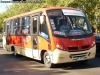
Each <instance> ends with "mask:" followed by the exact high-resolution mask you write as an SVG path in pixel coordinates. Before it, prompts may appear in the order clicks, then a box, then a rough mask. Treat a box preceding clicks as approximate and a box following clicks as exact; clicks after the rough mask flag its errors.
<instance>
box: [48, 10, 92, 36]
mask: <svg viewBox="0 0 100 75" xmlns="http://www.w3.org/2000/svg"><path fill="white" fill-rule="evenodd" d="M47 15H48V18H49V21H50V25H51V28H52V31H53V34H54V35H58V36H63V37H66V36H67V37H68V36H83V35H84V36H86V35H88V34H91V33H92V30H91V27H90V25H89V23H88V21H87V19H86V17H85V15H84V14H83V13H82V12H81V11H79V10H67V9H61V10H48V11H47Z"/></svg>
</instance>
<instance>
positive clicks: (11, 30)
mask: <svg viewBox="0 0 100 75" xmlns="http://www.w3.org/2000/svg"><path fill="white" fill-rule="evenodd" d="M12 34H13V20H11V21H10V35H12Z"/></svg>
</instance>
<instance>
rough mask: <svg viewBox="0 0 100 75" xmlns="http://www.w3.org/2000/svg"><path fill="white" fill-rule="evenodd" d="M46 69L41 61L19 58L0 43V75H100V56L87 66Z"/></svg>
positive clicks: (75, 65)
mask: <svg viewBox="0 0 100 75" xmlns="http://www.w3.org/2000/svg"><path fill="white" fill-rule="evenodd" d="M56 66H57V67H55V68H46V67H45V66H44V64H42V63H40V62H39V61H36V60H33V59H30V58H27V57H24V56H19V57H15V56H14V55H13V54H12V53H11V52H7V51H6V50H4V49H3V48H2V42H0V75H100V56H98V57H96V58H94V59H92V60H89V61H88V62H87V63H86V64H79V63H70V64H63V65H62V64H61V65H56Z"/></svg>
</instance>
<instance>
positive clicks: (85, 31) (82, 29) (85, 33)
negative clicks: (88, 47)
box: [79, 26, 88, 35]
mask: <svg viewBox="0 0 100 75" xmlns="http://www.w3.org/2000/svg"><path fill="white" fill-rule="evenodd" d="M79 28H81V27H80V26H79ZM81 29H82V30H83V31H84V32H85V34H86V35H88V33H87V32H86V31H85V30H84V29H83V28H81Z"/></svg>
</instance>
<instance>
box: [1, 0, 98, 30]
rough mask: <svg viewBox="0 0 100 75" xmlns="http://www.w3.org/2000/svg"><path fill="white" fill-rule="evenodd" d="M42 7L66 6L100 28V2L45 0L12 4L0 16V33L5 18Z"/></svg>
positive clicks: (94, 0) (90, 0)
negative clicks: (99, 21) (81, 13)
mask: <svg viewBox="0 0 100 75" xmlns="http://www.w3.org/2000/svg"><path fill="white" fill-rule="evenodd" d="M28 1H32V0H28ZM35 1H39V0H35ZM43 6H68V7H75V8H79V9H81V10H82V11H83V12H84V13H85V14H86V16H87V18H88V20H89V22H90V24H91V25H99V27H100V23H97V22H98V17H100V0H45V2H40V3H39V2H37V3H36V2H34V3H32V2H28V3H13V4H12V5H11V6H10V7H7V10H6V11H5V12H3V13H1V14H0V24H1V25H0V32H1V31H2V28H3V20H4V19H5V18H8V17H11V16H14V15H18V14H21V13H24V12H28V11H32V10H35V9H38V8H41V7H43ZM99 27H98V28H99Z"/></svg>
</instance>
